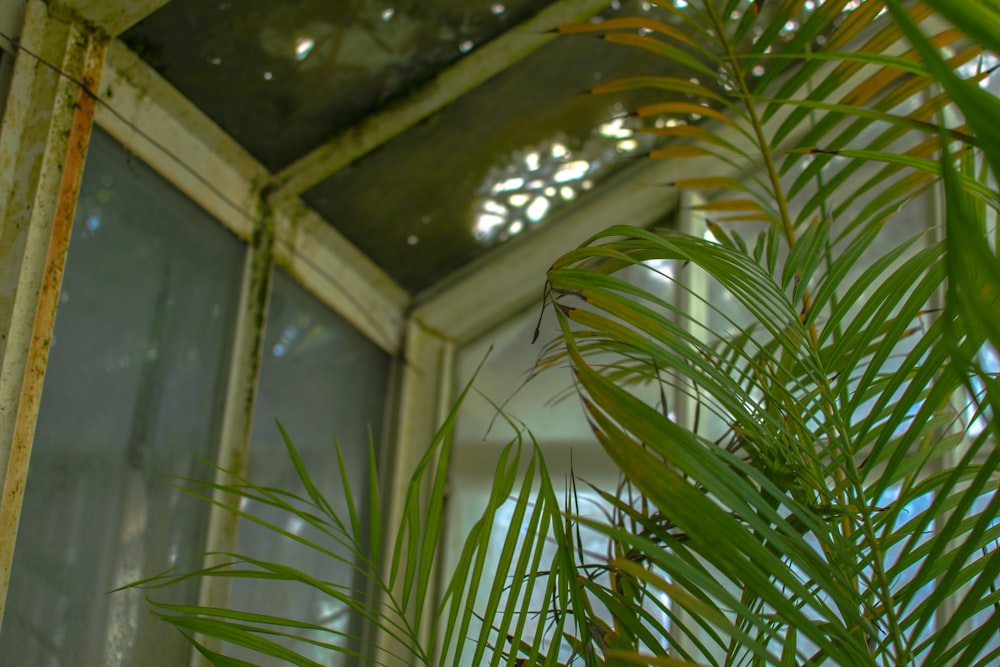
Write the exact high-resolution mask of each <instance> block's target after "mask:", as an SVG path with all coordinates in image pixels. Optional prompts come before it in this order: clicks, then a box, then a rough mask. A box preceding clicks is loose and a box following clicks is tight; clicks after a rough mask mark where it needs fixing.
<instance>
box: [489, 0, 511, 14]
mask: <svg viewBox="0 0 1000 667" xmlns="http://www.w3.org/2000/svg"><path fill="white" fill-rule="evenodd" d="M490 11H491V12H493V13H494V14H495V15H497V16H500V15H501V14H503V13H504V12H505V11H507V8H506V7H504V6H503V5H502V4H500V3H499V2H495V3H493V5H492V6H491V7H490Z"/></svg>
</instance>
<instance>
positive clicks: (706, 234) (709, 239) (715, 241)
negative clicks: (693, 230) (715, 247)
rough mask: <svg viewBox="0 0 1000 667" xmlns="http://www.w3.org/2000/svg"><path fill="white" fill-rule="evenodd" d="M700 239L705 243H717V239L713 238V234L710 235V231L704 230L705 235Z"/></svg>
mask: <svg viewBox="0 0 1000 667" xmlns="http://www.w3.org/2000/svg"><path fill="white" fill-rule="evenodd" d="M701 237H702V238H703V239H705V240H706V241H708V242H709V243H718V242H719V239H717V238H715V234H713V233H712V230H711V229H706V230H705V233H704V234H702V235H701Z"/></svg>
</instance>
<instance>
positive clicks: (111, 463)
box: [0, 131, 244, 666]
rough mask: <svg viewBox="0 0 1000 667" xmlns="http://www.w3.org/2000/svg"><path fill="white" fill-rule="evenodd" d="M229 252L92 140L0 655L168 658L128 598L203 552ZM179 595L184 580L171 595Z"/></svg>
mask: <svg viewBox="0 0 1000 667" xmlns="http://www.w3.org/2000/svg"><path fill="white" fill-rule="evenodd" d="M243 254H244V247H243V244H241V243H240V242H239V241H238V240H237V239H236V238H235V237H234V236H232V235H231V234H229V233H228V232H227V231H226V230H225V229H223V228H222V227H221V226H220V225H218V224H217V223H215V222H214V221H213V220H211V219H210V218H209V217H208V216H207V215H206V214H205V213H204V212H203V211H201V210H200V209H198V208H197V207H196V206H195V205H194V204H192V203H191V202H190V201H188V200H187V199H185V198H184V197H183V196H182V195H180V194H179V193H178V192H177V191H176V190H174V189H173V188H172V187H170V186H169V185H168V184H167V183H165V182H164V181H163V180H162V179H161V178H160V177H159V176H157V175H156V174H154V173H153V172H152V171H151V170H150V169H149V168H148V167H146V166H145V165H143V164H141V163H139V162H138V161H136V160H134V159H133V158H131V157H130V155H129V154H128V153H127V152H126V151H125V150H124V149H123V148H122V147H121V146H120V145H117V144H116V143H115V142H114V141H113V140H112V139H110V138H109V137H108V136H107V135H106V134H103V133H102V132H99V131H95V132H94V136H93V140H92V144H91V149H90V157H89V160H88V163H87V167H86V173H85V175H84V182H83V186H82V189H81V193H80V199H79V205H78V207H77V217H76V222H75V226H74V232H73V239H72V248H71V251H70V254H69V259H68V263H67V268H66V274H65V279H64V281H63V289H62V294H61V298H60V301H61V303H60V307H59V312H58V317H57V321H56V326H55V331H54V334H53V337H52V351H51V356H50V361H49V367H48V371H47V374H46V380H45V388H44V392H43V397H42V404H41V409H40V414H39V417H38V426H37V432H36V437H35V444H34V449H33V453H32V460H31V467H30V471H29V475H28V481H27V487H26V493H25V499H24V505H23V510H22V513H21V520H20V528H19V532H18V542H17V547H16V551H15V557H14V566H13V571H12V576H11V584H10V591H9V597H8V603H7V604H8V606H7V610H6V613H5V615H4V625H3V633H2V634H0V655H3V656H4V662H7V663H9V664H20V665H39V666H43V665H109V666H115V665H136V664H142V665H150V666H156V665H170V666H173V665H179V664H185V663H186V661H187V658H186V656H187V653H188V648H187V646H186V642H185V641H184V639H183V638H182V637H180V636H179V635H178V634H177V633H176V632H175V631H174V630H173V629H172V628H169V627H166V626H165V625H164V624H162V623H159V622H158V621H156V620H155V619H154V618H152V617H151V616H150V614H148V612H147V611H146V609H145V603H144V600H143V597H142V593H141V592H140V591H130V592H127V593H122V594H116V595H111V596H109V595H106V593H107V592H108V591H110V590H111V589H112V588H115V587H116V586H120V585H122V584H125V583H128V582H130V581H132V580H135V579H136V578H138V577H141V576H145V575H148V574H152V573H156V572H160V571H162V570H164V569H166V568H167V567H169V566H171V565H173V564H175V563H178V562H181V561H184V560H186V559H189V558H192V557H194V556H195V555H197V554H199V553H200V552H201V551H202V550H203V544H202V542H203V538H204V528H205V524H206V520H207V515H208V505H207V504H206V503H202V502H199V501H197V500H195V499H193V498H190V497H188V496H187V495H186V494H184V493H180V492H179V491H178V490H177V489H175V488H174V487H173V483H172V480H171V479H170V478H171V476H182V477H184V476H192V475H205V474H210V471H208V470H206V468H205V467H204V466H200V465H198V464H197V462H196V461H195V458H194V457H195V456H200V457H204V458H212V457H213V456H214V454H215V449H216V446H217V441H218V433H219V418H220V414H221V406H222V402H223V399H224V396H225V381H226V376H227V371H228V362H229V353H228V351H229V344H230V338H231V336H232V332H233V323H234V320H235V317H236V307H237V302H238V298H239V285H240V275H241V271H242V264H243ZM170 595H171V599H172V600H174V601H177V602H180V601H194V600H195V599H197V595H198V591H197V588H196V584H195V585H187V586H183V587H178V589H177V590H175V591H172V592H171V594H170Z"/></svg>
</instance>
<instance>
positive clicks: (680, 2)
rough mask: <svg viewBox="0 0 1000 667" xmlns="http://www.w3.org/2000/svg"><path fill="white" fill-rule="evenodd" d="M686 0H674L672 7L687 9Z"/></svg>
mask: <svg viewBox="0 0 1000 667" xmlns="http://www.w3.org/2000/svg"><path fill="white" fill-rule="evenodd" d="M687 6H688V3H687V0H674V7H676V8H677V9H687Z"/></svg>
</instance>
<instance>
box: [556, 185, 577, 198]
mask: <svg viewBox="0 0 1000 667" xmlns="http://www.w3.org/2000/svg"><path fill="white" fill-rule="evenodd" d="M559 196H561V197H562V198H563V199H565V200H566V201H570V200H571V199H575V198H576V190H574V189H573V188H571V187H569V186H568V185H564V186H562V187H561V188H559Z"/></svg>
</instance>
